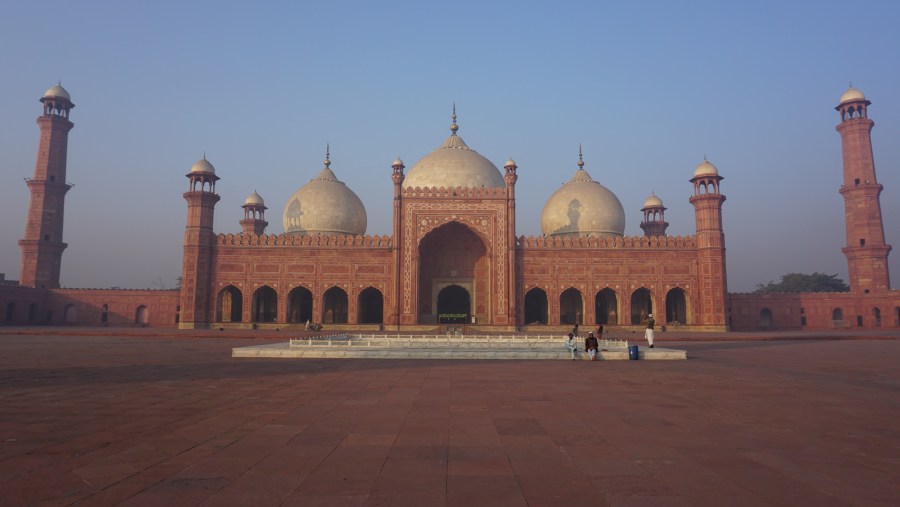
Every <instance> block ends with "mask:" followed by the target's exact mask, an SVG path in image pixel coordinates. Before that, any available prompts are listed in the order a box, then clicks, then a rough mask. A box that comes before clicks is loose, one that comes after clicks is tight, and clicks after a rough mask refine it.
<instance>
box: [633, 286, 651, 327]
mask: <svg viewBox="0 0 900 507" xmlns="http://www.w3.org/2000/svg"><path fill="white" fill-rule="evenodd" d="M652 313H653V301H652V300H651V298H650V291H649V290H647V289H646V288H644V287H641V288H640V289H638V290H636V291H634V292H632V293H631V325H632V326H638V325H640V324H643V323H644V322H647V316H648V315H651V314H652Z"/></svg>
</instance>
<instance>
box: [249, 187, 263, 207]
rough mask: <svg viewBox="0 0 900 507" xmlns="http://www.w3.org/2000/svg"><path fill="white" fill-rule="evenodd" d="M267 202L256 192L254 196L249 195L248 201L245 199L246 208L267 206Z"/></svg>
mask: <svg viewBox="0 0 900 507" xmlns="http://www.w3.org/2000/svg"><path fill="white" fill-rule="evenodd" d="M265 205H266V201H264V200H263V198H262V196H261V195H259V194H257V193H256V190H254V191H253V193H252V194H250V195H248V196H247V198H246V199H244V206H265Z"/></svg>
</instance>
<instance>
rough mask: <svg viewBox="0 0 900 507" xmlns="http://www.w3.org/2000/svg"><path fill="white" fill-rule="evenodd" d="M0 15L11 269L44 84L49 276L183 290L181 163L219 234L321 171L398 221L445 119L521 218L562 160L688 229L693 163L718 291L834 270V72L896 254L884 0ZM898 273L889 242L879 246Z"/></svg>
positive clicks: (554, 183) (562, 176)
mask: <svg viewBox="0 0 900 507" xmlns="http://www.w3.org/2000/svg"><path fill="white" fill-rule="evenodd" d="M2 12H3V15H2V16H0V69H2V76H3V78H2V79H0V203H2V208H0V210H2V212H0V238H2V240H0V272H2V273H5V274H6V278H7V279H18V276H19V270H20V263H21V252H20V250H19V247H18V244H17V241H18V240H19V239H21V238H22V237H23V235H24V228H25V220H26V214H27V209H28V202H29V193H28V190H27V187H26V186H25V183H24V181H23V180H24V179H25V178H28V177H31V176H32V175H33V171H34V159H35V154H36V150H37V143H38V129H37V126H36V124H35V119H36V117H37V116H38V115H39V114H40V113H41V104H40V103H39V102H38V100H39V99H40V97H41V95H42V94H43V92H44V90H46V89H47V88H49V87H50V86H52V85H55V84H56V83H57V82H59V81H61V82H62V85H63V86H64V87H65V88H66V89H67V90H68V91H69V93H70V94H71V95H72V99H73V102H74V103H75V105H76V107H75V109H74V110H73V111H72V115H71V119H72V121H74V123H75V128H74V129H73V130H72V131H71V132H70V136H69V157H68V177H67V179H68V180H69V182H71V183H73V184H74V185H75V186H74V188H73V189H72V190H71V191H70V192H69V193H68V194H67V196H66V211H65V233H64V241H65V242H66V243H68V245H69V246H68V248H67V249H66V251H65V253H64V254H63V261H62V262H63V264H62V276H61V283H62V285H63V286H64V287H83V288H90V287H97V288H105V287H121V288H173V287H174V286H175V284H176V279H177V277H178V276H179V275H180V272H181V257H182V242H183V237H184V225H185V221H186V216H187V210H186V204H185V201H184V199H183V197H182V193H183V192H185V191H187V190H188V181H187V178H185V174H186V173H187V172H188V171H189V170H190V167H191V165H192V164H193V163H194V162H195V161H196V160H197V159H199V158H201V157H202V156H203V155H204V153H205V154H206V157H207V158H208V159H209V161H210V162H212V163H213V164H214V165H215V167H216V172H217V174H218V175H219V176H220V177H221V180H220V181H219V182H218V183H217V186H216V190H217V192H218V193H219V195H220V196H221V200H220V201H219V204H218V205H217V207H216V217H215V230H216V232H220V233H229V232H230V233H234V232H239V231H240V225H239V221H240V220H241V219H242V218H243V210H242V209H241V207H240V206H241V205H242V204H243V201H244V199H245V198H246V197H247V196H248V195H249V194H251V193H252V192H253V191H257V192H258V193H259V194H260V195H261V196H262V197H263V198H264V199H265V201H266V205H267V206H268V208H269V209H268V211H267V214H266V218H267V220H268V221H269V227H268V229H267V232H270V233H280V232H282V231H283V228H282V224H281V222H282V221H281V215H282V212H283V209H284V206H285V204H286V202H287V200H288V198H289V196H290V195H291V194H292V193H293V192H294V191H296V190H297V189H299V188H300V187H301V186H303V185H304V184H305V183H306V182H308V181H309V180H310V179H311V178H313V177H315V176H316V175H317V174H318V173H319V171H321V169H322V167H323V165H322V160H323V159H324V155H325V146H326V144H330V147H331V161H332V165H331V168H332V170H333V171H334V172H335V174H336V175H337V177H338V178H339V179H341V180H342V181H344V182H345V183H346V184H347V185H348V186H349V187H350V188H351V189H353V190H354V191H355V192H356V193H357V194H358V195H359V196H360V198H361V199H362V201H363V204H364V205H365V207H366V210H367V214H368V230H367V232H368V234H390V231H391V197H392V192H393V188H392V183H391V167H390V165H391V162H392V161H393V160H394V159H395V158H396V157H397V156H400V157H401V158H402V159H403V160H404V161H405V162H406V166H407V171H409V169H410V168H412V166H413V165H414V163H415V162H416V161H417V160H419V159H420V158H422V157H423V156H425V155H427V154H428V153H430V152H431V151H432V150H434V149H435V148H437V147H438V146H439V145H440V144H441V143H442V142H443V140H444V139H445V138H446V137H447V135H448V134H449V125H450V115H451V108H452V106H453V104H454V103H455V104H456V108H457V114H458V121H459V127H460V130H459V134H460V136H461V137H462V138H463V139H465V141H466V143H467V144H468V145H469V146H470V147H471V148H473V149H475V150H477V151H478V152H479V153H481V154H483V155H485V156H486V157H487V158H488V159H490V160H491V161H493V162H494V163H495V165H497V166H498V167H502V165H503V163H504V162H505V161H506V159H507V158H508V157H512V158H513V159H514V160H515V161H516V163H517V164H518V166H519V169H518V174H519V180H518V183H517V185H516V194H517V218H516V224H517V227H518V231H517V232H518V234H519V235H536V234H540V232H541V231H540V213H541V209H542V208H543V205H544V202H545V201H546V200H547V198H548V197H549V196H550V194H552V192H553V191H555V190H556V189H557V188H559V186H561V185H562V184H563V183H564V182H566V181H568V179H569V178H571V176H572V175H573V174H574V172H575V170H576V169H577V165H576V163H577V161H578V145H579V144H581V145H583V150H584V161H585V169H586V170H587V171H588V172H589V173H590V174H591V175H592V176H593V178H594V179H595V180H597V181H599V182H601V183H602V184H603V185H605V186H606V187H608V188H609V189H610V190H612V191H613V192H614V193H615V194H616V195H617V196H618V197H619V200H620V201H621V202H622V204H623V206H624V208H625V214H626V228H625V234H626V235H641V234H642V231H641V229H640V227H639V224H640V221H641V218H642V214H641V212H640V209H641V207H642V204H643V202H644V199H645V198H646V197H647V196H648V195H649V194H650V193H651V192H655V193H656V194H657V195H658V196H659V197H660V198H662V199H663V201H664V203H665V205H666V207H667V208H668V210H667V211H666V220H667V221H668V222H669V223H670V226H669V230H668V232H669V234H671V235H690V234H694V233H695V222H694V211H693V207H692V206H691V205H690V204H689V202H688V199H689V197H690V195H691V191H692V186H691V184H690V183H689V181H688V180H689V179H690V178H691V177H692V175H693V170H694V168H695V167H696V166H697V165H698V164H699V163H700V162H702V161H703V158H704V156H706V157H708V159H709V160H710V161H711V162H712V163H714V164H715V165H716V166H717V167H718V169H719V173H720V175H722V176H723V177H724V178H725V179H724V181H723V182H722V186H721V190H722V193H724V194H725V195H726V197H727V200H726V201H725V204H724V206H723V220H724V227H725V238H726V239H725V241H726V248H727V269H728V288H729V290H730V291H731V292H747V291H751V290H753V289H754V288H755V286H756V284H760V283H766V282H768V281H778V280H779V279H780V277H781V275H783V274H786V273H791V272H803V273H812V272H815V271H818V272H822V273H827V274H838V275H839V276H840V277H841V278H843V279H844V280H847V263H846V259H845V257H844V255H843V253H842V252H841V247H842V246H844V245H845V234H844V213H843V210H844V208H843V201H842V199H841V196H840V195H839V194H838V188H839V186H840V184H841V182H842V173H841V170H842V169H841V144H840V136H839V135H838V133H837V132H836V131H835V129H834V127H835V125H836V124H837V123H838V120H839V118H838V113H837V112H836V111H835V110H834V107H835V106H836V105H837V102H838V99H839V97H840V96H841V94H842V93H843V92H844V91H845V90H846V89H847V87H848V85H849V83H850V82H852V83H853V85H854V86H855V87H857V88H859V89H861V90H862V91H863V92H864V93H865V94H866V97H867V98H868V99H869V100H871V101H872V105H871V106H870V108H869V117H870V118H871V119H873V120H874V121H875V128H874V129H873V131H872V141H873V145H874V152H875V164H876V172H877V177H878V180H879V182H880V183H882V184H883V185H884V192H883V193H882V195H881V205H882V213H883V216H884V219H885V224H884V225H885V233H886V238H887V242H888V243H889V244H893V245H895V246H897V247H898V248H900V170H898V169H900V142H897V140H898V139H900V65H897V61H896V58H897V54H898V53H900V30H897V25H898V23H900V2H896V1H891V0H885V1H856V2H852V3H848V2H846V1H844V2H833V1H828V0H818V1H792V2H784V1H772V2H768V1H756V2H742V3H739V4H738V3H733V2H721V1H710V2H690V1H683V2H671V1H659V2H649V1H634V2H619V1H616V2H605V1H596V0H595V1H584V2H576V1H553V2H550V1H547V2H539V1H535V2H521V1H510V2H506V1H490V2H488V1H483V0H482V1H468V0H455V1H452V2H421V1H408V2H393V1H389V0H385V1H380V2H365V1H340V0H332V1H328V2H318V1H317V2H312V1H302V2H287V1H286V2H276V1H270V2H236V1H215V2H213V1H210V2H201V1H192V2H170V1H154V2H134V1H121V0H119V1H104V2H101V1H84V2H71V1H57V0H44V1H42V2H40V3H35V2H4V6H3V9H2ZM890 269H891V271H893V272H894V274H895V275H894V282H893V286H894V288H897V287H898V282H897V280H900V252H894V253H893V255H891V256H890Z"/></svg>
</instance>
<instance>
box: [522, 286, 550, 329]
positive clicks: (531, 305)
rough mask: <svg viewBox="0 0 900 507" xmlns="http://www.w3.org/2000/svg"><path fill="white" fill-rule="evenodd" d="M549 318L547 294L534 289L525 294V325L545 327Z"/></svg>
mask: <svg viewBox="0 0 900 507" xmlns="http://www.w3.org/2000/svg"><path fill="white" fill-rule="evenodd" d="M548 316H549V305H548V303H547V293H546V292H544V289H541V288H539V287H535V288H533V289H531V290H530V291H528V292H526V293H525V325H529V324H544V325H546V324H547V322H548V320H547V317H548Z"/></svg>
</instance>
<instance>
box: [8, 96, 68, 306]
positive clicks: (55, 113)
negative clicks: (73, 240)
mask: <svg viewBox="0 0 900 507" xmlns="http://www.w3.org/2000/svg"><path fill="white" fill-rule="evenodd" d="M41 102H42V103H43V104H44V114H42V115H41V116H39V117H38V119H37V124H38V127H39V128H40V130H41V139H40V142H39V144H38V153H37V160H36V162H35V164H34V177H33V178H31V179H29V180H26V182H27V184H28V190H30V191H31V202H30V203H29V205H28V222H27V224H26V226H25V237H24V238H23V239H21V240H20V241H19V247H20V248H21V249H22V272H21V274H20V275H19V278H20V280H19V284H20V285H24V286H27V287H38V288H47V289H56V288H59V272H60V265H61V264H62V253H63V250H65V249H66V244H65V243H63V240H62V235H63V215H64V211H65V198H66V192H68V191H69V189H70V188H72V185H69V184H67V183H66V151H67V150H68V145H69V130H71V129H72V127H74V126H75V124H74V123H72V122H71V121H69V111H71V110H72V108H74V107H75V104H73V103H72V98H71V97H70V96H69V92H67V91H66V89H65V88H63V87H62V85H56V86H53V87H51V88H50V89H48V90H47V91H46V92H45V93H44V96H43V97H41Z"/></svg>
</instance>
